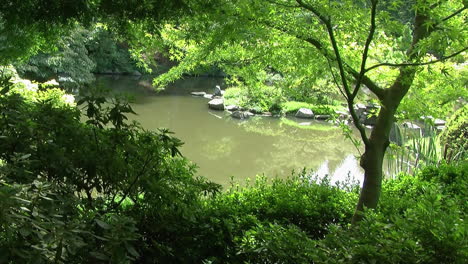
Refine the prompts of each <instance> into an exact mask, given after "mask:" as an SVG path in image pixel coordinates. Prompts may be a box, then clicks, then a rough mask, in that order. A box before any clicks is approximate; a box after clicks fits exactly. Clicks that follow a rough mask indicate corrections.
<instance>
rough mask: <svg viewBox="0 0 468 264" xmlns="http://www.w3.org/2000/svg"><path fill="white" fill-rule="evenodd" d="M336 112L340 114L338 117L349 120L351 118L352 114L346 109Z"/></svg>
mask: <svg viewBox="0 0 468 264" xmlns="http://www.w3.org/2000/svg"><path fill="white" fill-rule="evenodd" d="M335 114H336V115H337V116H338V119H340V120H349V119H350V117H351V116H350V114H349V113H348V112H345V111H335Z"/></svg>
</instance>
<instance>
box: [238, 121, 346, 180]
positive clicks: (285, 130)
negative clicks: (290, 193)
mask: <svg viewBox="0 0 468 264" xmlns="http://www.w3.org/2000/svg"><path fill="white" fill-rule="evenodd" d="M316 125H317V127H316V129H314V124H312V125H311V126H310V127H308V129H302V128H299V127H294V126H290V125H281V124H279V122H278V120H277V119H273V120H272V119H267V118H254V119H251V120H248V121H246V122H241V123H240V126H241V127H242V128H243V129H245V130H246V131H248V132H253V133H258V134H260V135H263V136H265V137H271V145H270V146H269V148H268V149H269V152H268V153H259V154H261V155H258V156H257V157H256V159H255V166H256V167H258V168H260V171H259V172H264V173H265V174H266V175H269V176H276V175H277V176H283V177H284V176H288V175H290V174H291V171H292V170H293V169H294V170H296V171H297V170H300V169H302V168H304V167H306V168H309V169H318V168H319V167H320V165H322V164H323V162H324V161H328V162H329V165H330V166H331V169H333V170H334V169H335V168H336V167H337V166H338V165H339V164H341V163H342V161H343V160H344V159H345V158H346V157H347V156H349V155H350V154H353V153H354V152H355V149H354V146H353V145H352V143H351V142H349V141H347V140H345V138H344V137H343V135H342V132H341V130H340V129H335V128H334V127H330V126H331V125H330V126H329V125H327V124H316Z"/></svg>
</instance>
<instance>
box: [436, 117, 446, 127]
mask: <svg viewBox="0 0 468 264" xmlns="http://www.w3.org/2000/svg"><path fill="white" fill-rule="evenodd" d="M445 123H446V122H445V120H442V119H436V120H434V125H435V126H445Z"/></svg>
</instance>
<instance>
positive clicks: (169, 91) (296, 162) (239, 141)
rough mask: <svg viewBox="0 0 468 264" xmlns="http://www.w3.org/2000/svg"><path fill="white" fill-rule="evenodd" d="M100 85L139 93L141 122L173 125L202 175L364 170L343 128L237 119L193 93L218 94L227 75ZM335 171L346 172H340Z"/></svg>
mask: <svg viewBox="0 0 468 264" xmlns="http://www.w3.org/2000/svg"><path fill="white" fill-rule="evenodd" d="M97 83H98V85H100V86H103V87H107V88H110V89H112V90H113V91H116V92H124V93H127V94H130V95H131V97H133V103H132V106H133V108H134V110H135V112H136V113H137V114H138V115H136V116H129V119H133V120H136V121H138V122H140V123H141V124H142V126H143V127H144V128H145V129H149V130H156V129H157V128H162V127H165V128H168V129H170V130H171V131H173V132H175V135H176V137H178V138H180V139H181V140H182V141H184V142H185V144H184V146H183V147H182V148H181V152H182V154H183V155H184V156H185V157H187V158H188V159H189V160H191V161H193V162H194V163H196V164H197V165H198V167H199V169H198V173H199V175H202V176H205V177H206V178H208V179H210V180H212V181H214V182H217V183H220V184H222V185H228V184H229V182H230V181H231V177H234V180H235V181H240V182H243V181H244V179H246V178H254V177H255V176H256V175H259V174H265V175H266V176H268V177H281V178H285V177H287V176H290V175H291V172H292V171H293V170H295V171H300V170H302V169H303V168H307V169H314V170H316V171H317V170H318V171H319V173H321V174H330V175H333V177H332V178H334V179H335V180H336V179H341V178H342V177H345V176H347V171H351V173H352V174H361V171H360V169H359V168H358V165H357V162H356V159H355V158H354V156H355V155H357V154H358V153H357V150H356V149H355V147H354V146H353V145H352V143H351V142H350V141H349V140H346V139H345V137H344V136H343V134H342V131H341V129H340V128H337V127H336V126H334V125H332V124H329V123H327V122H322V121H310V120H304V119H296V118H294V117H291V118H277V117H254V118H251V119H249V120H237V119H233V118H231V117H230V116H229V114H228V113H227V112H223V111H214V110H209V109H208V106H207V103H208V99H205V98H200V97H193V96H191V95H190V92H192V91H205V92H210V93H212V92H213V90H214V87H215V85H218V84H220V85H221V86H223V85H222V83H223V81H222V79H217V78H202V77H197V78H186V79H184V80H180V81H177V82H176V83H174V84H172V85H170V86H169V87H167V88H166V89H165V90H164V91H163V92H160V93H155V92H154V91H152V90H151V79H150V78H149V77H140V78H137V77H129V76H98V77H97ZM334 171H340V173H338V172H336V173H334Z"/></svg>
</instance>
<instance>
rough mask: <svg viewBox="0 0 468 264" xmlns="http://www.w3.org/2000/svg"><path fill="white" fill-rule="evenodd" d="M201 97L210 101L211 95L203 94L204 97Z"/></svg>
mask: <svg viewBox="0 0 468 264" xmlns="http://www.w3.org/2000/svg"><path fill="white" fill-rule="evenodd" d="M203 97H205V98H206V99H212V98H213V95H212V94H205V95H203Z"/></svg>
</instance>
